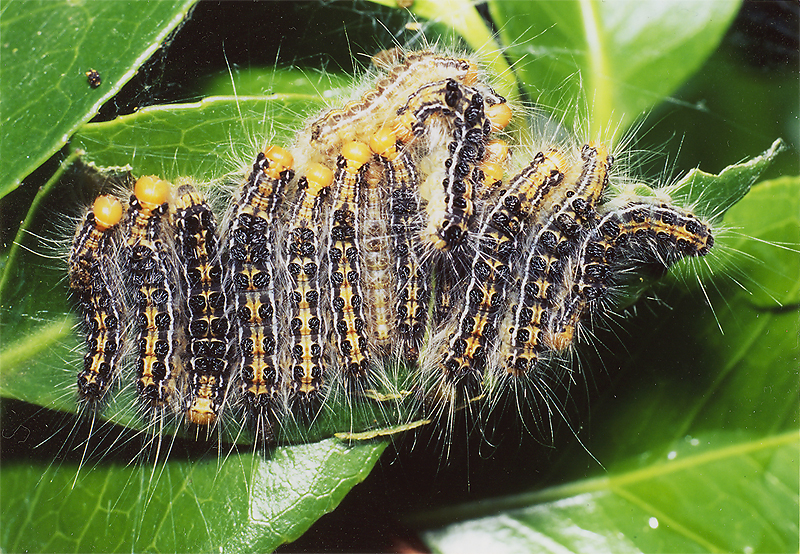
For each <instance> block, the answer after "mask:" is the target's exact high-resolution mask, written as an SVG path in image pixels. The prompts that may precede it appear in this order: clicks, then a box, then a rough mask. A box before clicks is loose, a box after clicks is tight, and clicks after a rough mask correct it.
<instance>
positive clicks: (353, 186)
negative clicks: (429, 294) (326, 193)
mask: <svg viewBox="0 0 800 554" xmlns="http://www.w3.org/2000/svg"><path fill="white" fill-rule="evenodd" d="M371 157H372V152H371V151H370V149H369V147H368V146H367V145H366V144H364V143H363V142H355V141H353V142H347V143H345V144H344V146H343V148H342V154H341V155H340V156H339V159H338V161H337V164H336V165H337V169H336V174H335V176H334V180H333V187H332V188H333V193H332V196H333V206H332V208H331V210H330V216H329V223H328V244H327V254H328V264H329V268H328V288H329V290H330V294H331V299H330V305H331V311H332V322H331V323H332V326H333V332H334V335H335V337H336V339H335V342H336V345H337V347H338V353H339V361H340V366H341V369H342V371H343V372H344V375H345V378H346V380H347V381H352V380H354V379H360V378H364V377H365V376H366V375H367V371H368V370H369V365H370V363H371V360H370V352H369V348H368V343H367V334H366V322H365V320H364V288H363V285H362V281H363V276H364V274H363V268H362V260H361V258H362V256H363V252H362V249H361V239H362V230H361V229H360V223H361V222H360V211H361V208H360V203H361V196H362V189H363V187H364V170H365V169H367V168H368V165H366V164H368V162H369V160H370V158H371Z"/></svg>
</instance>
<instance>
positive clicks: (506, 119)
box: [486, 103, 513, 133]
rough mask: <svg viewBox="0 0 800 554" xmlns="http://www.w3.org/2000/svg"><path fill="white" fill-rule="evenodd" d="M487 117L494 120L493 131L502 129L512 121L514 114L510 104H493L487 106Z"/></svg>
mask: <svg viewBox="0 0 800 554" xmlns="http://www.w3.org/2000/svg"><path fill="white" fill-rule="evenodd" d="M486 117H488V118H489V121H491V122H492V132H494V133H496V132H497V131H502V130H503V129H505V128H506V126H507V125H508V124H509V123H510V122H511V118H512V117H513V114H512V113H511V108H509V107H508V104H506V103H502V104H492V105H491V106H487V107H486Z"/></svg>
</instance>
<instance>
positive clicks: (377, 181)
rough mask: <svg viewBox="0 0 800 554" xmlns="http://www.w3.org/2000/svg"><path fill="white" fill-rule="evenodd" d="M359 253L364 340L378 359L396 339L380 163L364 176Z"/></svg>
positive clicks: (388, 226) (385, 192)
mask: <svg viewBox="0 0 800 554" xmlns="http://www.w3.org/2000/svg"><path fill="white" fill-rule="evenodd" d="M363 183H364V193H363V210H362V211H363V216H362V217H361V226H362V227H363V233H362V237H363V240H362V241H361V242H362V251H363V256H362V257H363V268H364V271H363V273H364V278H363V282H364V287H363V294H364V314H365V317H366V318H367V321H368V324H367V326H366V332H367V338H368V340H369V343H370V345H371V348H372V349H373V350H374V352H375V354H376V355H377V356H380V357H385V356H388V355H389V354H391V353H392V350H393V345H394V342H395V340H396V334H397V331H396V322H395V320H396V311H395V308H396V288H397V285H396V279H395V272H394V259H393V252H392V237H391V234H390V229H391V222H390V217H389V213H390V209H389V198H390V189H389V188H388V187H387V181H386V171H385V168H384V167H383V166H382V165H381V164H380V163H370V164H369V165H368V166H367V167H366V170H365V171H364V177H363Z"/></svg>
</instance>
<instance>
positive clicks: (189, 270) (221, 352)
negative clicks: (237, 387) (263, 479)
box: [174, 184, 230, 425]
mask: <svg viewBox="0 0 800 554" xmlns="http://www.w3.org/2000/svg"><path fill="white" fill-rule="evenodd" d="M174 223H175V230H176V231H177V244H176V246H177V251H178V259H179V261H180V265H181V267H182V268H183V272H182V277H183V287H184V291H185V295H184V297H183V299H182V300H183V304H184V313H186V316H187V334H186V335H187V336H186V339H187V341H186V352H185V353H184V366H185V369H186V373H187V375H186V387H187V391H186V393H187V400H186V419H187V420H188V421H189V423H194V424H197V425H209V424H211V423H214V422H215V421H216V420H217V418H218V417H219V414H220V411H221V409H222V406H223V403H224V400H225V396H226V393H227V390H228V382H229V378H230V375H229V374H230V369H229V366H230V352H229V347H228V344H229V338H230V337H229V324H228V298H227V295H226V291H225V287H224V283H223V271H224V270H223V265H222V261H221V259H220V252H219V239H218V237H217V223H216V220H215V218H214V214H213V213H212V211H211V208H210V207H209V206H208V204H207V203H206V201H205V198H204V197H203V195H202V194H201V193H200V192H198V191H197V189H195V188H194V187H193V186H192V185H188V184H186V185H182V186H180V187H179V188H178V190H177V191H176V202H175V216H174Z"/></svg>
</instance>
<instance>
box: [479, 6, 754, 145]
mask: <svg viewBox="0 0 800 554" xmlns="http://www.w3.org/2000/svg"><path fill="white" fill-rule="evenodd" d="M738 10H739V3H738V2H732V1H728V0H714V1H709V2H695V3H692V4H691V5H690V4H687V3H686V2H685V1H683V0H667V1H663V2H657V3H654V2H637V1H635V0H626V1H616V2H599V1H597V0H569V1H561V0H559V1H538V2H502V1H496V0H490V1H489V11H490V13H491V14H492V17H493V19H494V21H495V24H496V25H497V28H498V29H499V30H500V36H501V37H502V39H503V43H504V44H505V45H506V46H508V49H507V50H506V54H507V55H508V56H509V58H510V59H511V60H512V61H513V62H514V64H513V65H514V68H515V70H516V72H517V74H518V76H519V79H520V81H521V82H522V84H523V86H524V87H525V89H526V90H527V92H528V95H529V97H530V99H531V100H534V101H536V102H539V103H541V104H543V105H544V106H548V107H553V108H558V109H560V110H566V121H568V122H573V121H577V122H582V120H583V118H585V117H586V116H587V113H586V112H587V110H586V108H584V107H583V105H584V103H585V104H588V114H589V121H588V123H580V125H582V126H583V127H582V128H581V130H582V132H586V133H588V135H590V136H593V135H596V134H597V133H598V132H601V131H605V134H606V136H610V135H611V134H612V133H613V132H614V131H616V130H617V129H622V130H625V129H627V128H628V127H629V126H630V125H631V123H632V122H634V121H636V120H637V119H639V117H640V116H641V115H642V113H644V112H647V111H648V110H650V109H651V108H652V107H653V106H655V105H657V104H658V103H660V102H662V101H663V100H664V99H665V98H666V97H668V96H669V95H670V94H672V93H673V92H674V91H675V90H677V88H678V87H679V86H680V85H682V84H683V83H684V82H685V81H686V79H687V78H689V77H690V76H691V75H692V74H693V73H694V72H695V71H697V70H698V69H699V68H700V66H701V65H702V64H703V62H704V61H705V60H706V58H708V56H709V55H710V54H711V53H712V52H713V51H714V49H715V48H716V47H717V45H718V44H719V41H720V39H721V38H722V36H723V34H724V33H725V31H726V30H727V28H728V26H729V24H730V22H731V21H732V20H733V18H734V16H735V15H736V13H737V12H738ZM574 106H578V110H577V113H575V112H576V110H575V108H574ZM617 138H619V137H617Z"/></svg>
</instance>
